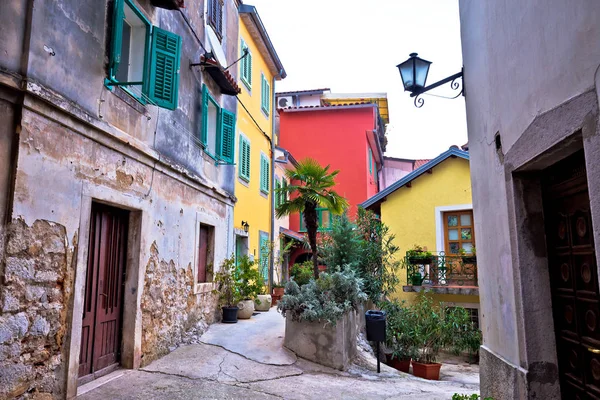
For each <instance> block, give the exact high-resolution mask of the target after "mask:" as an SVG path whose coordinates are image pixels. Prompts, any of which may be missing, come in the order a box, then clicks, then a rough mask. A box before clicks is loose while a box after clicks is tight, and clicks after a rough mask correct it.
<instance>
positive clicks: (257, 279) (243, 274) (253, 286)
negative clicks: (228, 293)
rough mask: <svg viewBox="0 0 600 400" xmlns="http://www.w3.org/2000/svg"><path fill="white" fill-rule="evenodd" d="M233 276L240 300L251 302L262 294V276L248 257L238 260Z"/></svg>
mask: <svg viewBox="0 0 600 400" xmlns="http://www.w3.org/2000/svg"><path fill="white" fill-rule="evenodd" d="M234 276H235V279H236V281H237V282H238V288H239V289H238V290H239V294H240V297H241V298H242V299H244V300H251V299H254V298H255V297H256V296H257V295H259V294H261V293H262V291H263V286H264V285H263V277H262V274H261V273H260V271H259V270H258V266H257V265H255V264H254V261H251V260H250V258H248V256H242V257H240V258H239V259H238V265H237V268H236V271H235V274H234Z"/></svg>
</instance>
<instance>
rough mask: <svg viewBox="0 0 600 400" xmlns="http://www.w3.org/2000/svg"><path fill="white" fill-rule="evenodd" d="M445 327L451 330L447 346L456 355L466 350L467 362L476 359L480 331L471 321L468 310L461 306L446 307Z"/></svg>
mask: <svg viewBox="0 0 600 400" xmlns="http://www.w3.org/2000/svg"><path fill="white" fill-rule="evenodd" d="M446 327H447V328H446V329H447V331H448V332H451V335H450V336H449V337H448V339H447V342H448V347H449V348H450V350H451V351H452V352H453V353H454V354H456V355H458V354H460V353H463V352H466V353H467V354H468V357H469V363H473V362H476V361H477V356H478V354H479V347H480V346H481V340H482V336H481V331H480V330H479V329H478V328H477V327H476V326H475V324H474V323H473V322H472V321H471V316H470V315H469V312H468V311H467V310H466V309H464V308H462V307H449V308H447V309H446Z"/></svg>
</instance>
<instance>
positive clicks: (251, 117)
mask: <svg viewBox="0 0 600 400" xmlns="http://www.w3.org/2000/svg"><path fill="white" fill-rule="evenodd" d="M235 98H236V99H237V101H238V103H240V104H241V105H242V107H243V108H244V110H246V112H247V113H248V115H249V116H250V119H251V120H252V122H254V124H255V125H256V127H257V128H258V130H259V131H261V132H262V134H263V135H265V137H266V138H267V140H269V143H271V142H272V140H271V137H270V136H269V135H267V132H265V131H263V130H262V128H261V127H260V125H259V124H258V122H257V121H256V119H254V116H253V115H252V113H251V112H250V110H248V108H246V106H245V105H244V103H242V100H240V98H239V96H235Z"/></svg>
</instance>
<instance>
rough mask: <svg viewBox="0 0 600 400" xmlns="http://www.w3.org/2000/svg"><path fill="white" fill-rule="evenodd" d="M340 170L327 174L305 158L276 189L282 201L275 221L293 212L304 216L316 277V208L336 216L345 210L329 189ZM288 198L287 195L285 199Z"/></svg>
mask: <svg viewBox="0 0 600 400" xmlns="http://www.w3.org/2000/svg"><path fill="white" fill-rule="evenodd" d="M339 172H340V171H338V170H336V171H333V172H331V173H330V172H329V165H328V166H326V167H322V166H321V164H319V163H318V162H317V161H316V160H314V159H312V158H306V159H304V160H302V161H301V162H299V163H298V165H297V166H296V167H295V168H294V169H290V170H287V171H286V172H285V175H286V177H287V178H288V180H289V181H290V184H289V185H287V186H284V187H282V188H280V189H277V190H276V191H277V194H278V195H280V196H282V197H283V201H282V202H281V204H280V205H279V206H278V207H277V210H276V211H275V212H276V215H277V218H281V217H282V216H284V215H290V214H293V213H303V214H304V224H305V226H306V233H307V234H308V243H309V244H310V249H311V251H312V261H313V273H314V276H315V279H318V278H319V264H318V261H317V230H318V229H319V217H318V214H317V208H325V209H327V210H329V212H330V213H332V214H336V215H339V214H341V213H343V212H344V210H345V209H346V208H347V207H348V202H347V201H346V199H345V198H343V197H342V196H340V195H339V194H337V193H336V192H335V191H333V190H331V188H332V187H334V186H335V180H334V178H335V176H336V175H337V174H338V173H339ZM288 195H290V196H289V197H288Z"/></svg>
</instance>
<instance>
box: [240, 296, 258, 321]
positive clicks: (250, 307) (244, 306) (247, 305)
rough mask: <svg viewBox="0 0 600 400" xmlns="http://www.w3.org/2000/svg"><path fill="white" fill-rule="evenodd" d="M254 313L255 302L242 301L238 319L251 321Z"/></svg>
mask: <svg viewBox="0 0 600 400" xmlns="http://www.w3.org/2000/svg"><path fill="white" fill-rule="evenodd" d="M253 313H254V300H242V301H240V302H239V303H238V315H237V316H238V318H239V319H250V317H251V316H252V314H253Z"/></svg>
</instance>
